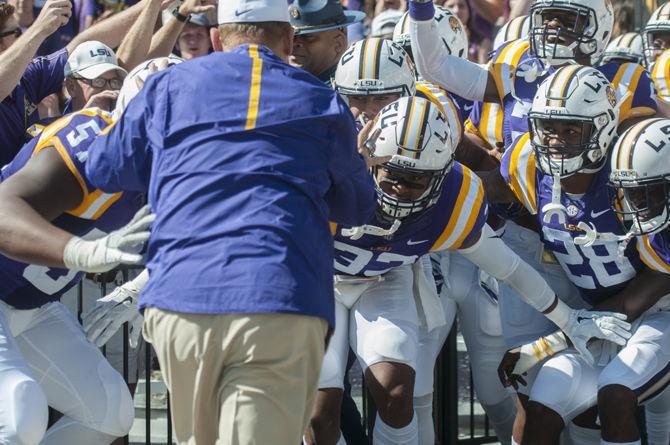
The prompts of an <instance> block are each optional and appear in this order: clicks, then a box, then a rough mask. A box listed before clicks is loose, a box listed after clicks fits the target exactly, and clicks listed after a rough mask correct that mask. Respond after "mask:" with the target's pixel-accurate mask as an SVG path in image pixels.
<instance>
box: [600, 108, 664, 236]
mask: <svg viewBox="0 0 670 445" xmlns="http://www.w3.org/2000/svg"><path fill="white" fill-rule="evenodd" d="M610 162H611V165H612V170H611V173H610V187H611V189H610V190H611V193H610V197H611V202H612V209H613V210H614V211H615V212H616V213H617V214H618V215H619V217H620V219H621V220H622V222H623V224H624V226H625V227H626V230H628V234H629V235H632V236H639V235H647V234H652V233H656V232H659V231H661V230H663V229H665V228H666V227H668V225H669V224H670V119H648V120H644V121H642V122H638V123H637V124H635V125H634V126H632V127H631V128H629V129H628V130H627V131H626V132H625V133H624V134H623V135H622V136H621V138H619V140H618V141H617V143H616V145H615V146H614V151H613V152H612V158H611V161H610Z"/></svg>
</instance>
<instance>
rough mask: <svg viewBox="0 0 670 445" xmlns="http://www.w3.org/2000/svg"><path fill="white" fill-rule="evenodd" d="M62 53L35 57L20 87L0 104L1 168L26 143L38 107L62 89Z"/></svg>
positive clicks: (65, 57)
mask: <svg viewBox="0 0 670 445" xmlns="http://www.w3.org/2000/svg"><path fill="white" fill-rule="evenodd" d="M67 57H68V53H67V51H65V50H62V51H58V52H57V53H53V54H50V55H48V56H45V57H37V58H35V59H33V61H32V62H30V63H29V64H28V67H27V68H26V72H25V73H23V77H21V80H20V82H19V84H18V85H17V86H16V88H14V90H13V91H12V92H11V94H10V95H9V96H7V97H6V98H5V99H4V100H3V101H2V103H0V140H2V151H0V165H5V164H7V163H8V162H9V161H11V160H12V158H14V156H15V155H16V153H17V152H18V151H19V149H21V146H22V145H23V144H24V143H25V131H26V129H27V128H28V127H30V126H31V125H33V124H34V123H36V122H37V121H38V120H39V114H38V113H37V104H39V103H40V102H41V101H42V99H44V98H45V97H47V96H48V95H50V94H54V93H57V92H59V91H60V90H61V88H62V87H63V80H64V68H65V63H66V62H67Z"/></svg>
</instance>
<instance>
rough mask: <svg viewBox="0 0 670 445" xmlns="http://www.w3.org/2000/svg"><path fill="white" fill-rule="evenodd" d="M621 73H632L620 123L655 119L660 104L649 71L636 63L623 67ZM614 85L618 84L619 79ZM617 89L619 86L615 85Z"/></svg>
mask: <svg viewBox="0 0 670 445" xmlns="http://www.w3.org/2000/svg"><path fill="white" fill-rule="evenodd" d="M619 71H620V72H622V71H623V72H626V71H632V76H631V77H630V82H629V83H628V84H627V87H628V95H627V97H626V98H625V99H624V101H623V103H622V104H621V109H620V112H619V122H623V121H625V120H627V119H632V118H639V117H647V116H649V117H653V116H654V115H655V114H656V111H657V110H658V104H657V103H656V101H657V100H658V98H657V94H656V88H655V87H654V82H653V81H652V80H651V75H650V74H649V71H647V70H646V69H644V68H643V67H642V66H640V65H637V64H634V63H627V64H624V65H622V67H621V68H620V69H619ZM617 77H618V76H617ZM619 79H622V78H619ZM619 82H621V80H619ZM613 83H614V84H616V83H618V82H617V79H615V82H613ZM617 87H618V85H615V88H617Z"/></svg>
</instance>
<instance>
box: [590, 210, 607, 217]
mask: <svg viewBox="0 0 670 445" xmlns="http://www.w3.org/2000/svg"><path fill="white" fill-rule="evenodd" d="M609 211H610V209H605V210H603V211H602V212H595V211H593V210H591V218H594V219H595V218H597V217H599V216H601V215H604V214H605V213H607V212H609Z"/></svg>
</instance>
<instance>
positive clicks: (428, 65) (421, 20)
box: [409, 1, 489, 101]
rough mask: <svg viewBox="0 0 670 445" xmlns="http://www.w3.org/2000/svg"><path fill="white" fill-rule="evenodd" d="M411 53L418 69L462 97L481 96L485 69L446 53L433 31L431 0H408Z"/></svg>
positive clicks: (474, 97)
mask: <svg viewBox="0 0 670 445" xmlns="http://www.w3.org/2000/svg"><path fill="white" fill-rule="evenodd" d="M409 14H410V19H411V20H410V24H409V30H410V36H411V43H412V54H413V55H414V62H415V63H416V67H417V69H418V71H419V73H420V74H421V75H422V76H423V78H424V79H426V80H427V81H428V82H431V83H435V84H438V85H439V86H441V87H442V88H444V89H445V90H447V91H451V92H452V93H454V94H457V95H459V96H461V97H463V98H465V99H469V100H473V101H481V100H483V99H484V94H485V92H486V84H487V82H488V77H489V71H488V69H487V67H486V66H481V65H477V64H476V63H473V62H470V61H469V60H466V59H462V58H460V57H458V56H452V55H450V54H448V52H447V48H446V47H445V46H444V45H442V44H441V42H442V40H441V39H440V36H439V34H438V32H437V27H436V25H435V21H434V20H433V16H434V14H435V7H434V6H433V3H432V2H427V3H418V2H413V1H410V2H409Z"/></svg>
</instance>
